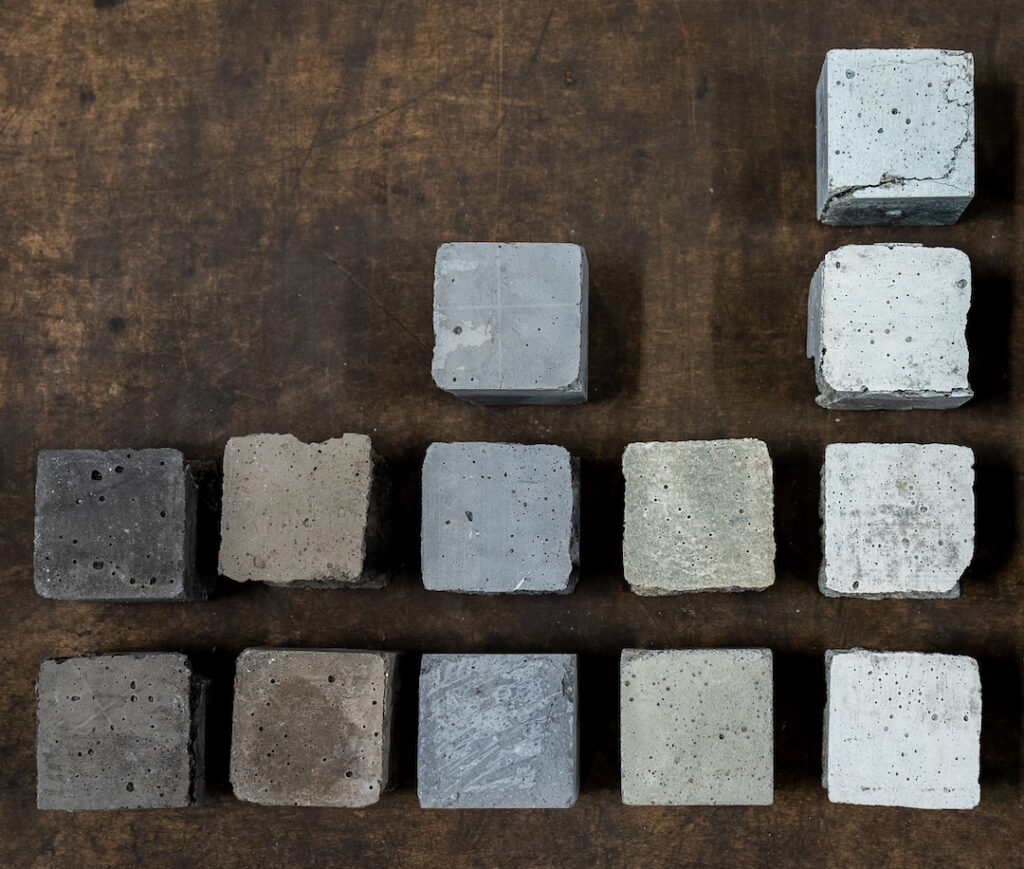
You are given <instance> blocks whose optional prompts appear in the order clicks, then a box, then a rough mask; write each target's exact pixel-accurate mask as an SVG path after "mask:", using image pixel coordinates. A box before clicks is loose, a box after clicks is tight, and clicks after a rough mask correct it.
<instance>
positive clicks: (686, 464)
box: [622, 439, 775, 595]
mask: <svg viewBox="0 0 1024 869" xmlns="http://www.w3.org/2000/svg"><path fill="white" fill-rule="evenodd" d="M622 468H623V475H624V476H625V480H626V484H625V492H626V495H625V504H626V506H625V522H624V530H623V570H624V573H625V578H626V581H627V582H628V583H629V585H630V587H631V589H632V590H633V591H634V592H636V593H638V594H647V595H658V594H676V593H680V592H688V591H732V590H744V589H763V588H767V587H768V586H770V585H771V584H772V583H773V582H774V581H775V564H774V562H775V533H774V499H773V483H772V463H771V458H770V456H769V455H768V448H767V446H766V445H765V444H764V442H763V441H758V440H754V439H737V440H721V441H681V442H675V443H670V442H666V443H635V444H630V445H628V446H627V447H626V450H625V452H624V454H623V459H622Z"/></svg>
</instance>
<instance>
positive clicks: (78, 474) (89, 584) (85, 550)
mask: <svg viewBox="0 0 1024 869" xmlns="http://www.w3.org/2000/svg"><path fill="white" fill-rule="evenodd" d="M196 500H197V491H196V484H195V482H194V481H193V479H192V474H191V472H190V471H189V467H188V465H187V464H186V462H185V459H184V457H183V456H182V454H181V453H180V452H178V451H177V450H167V449H156V450H110V451H108V452H102V451H100V450H44V451H43V452H40V453H39V458H38V464H37V471H36V520H35V587H36V591H37V592H39V594H41V595H42V596H43V597H50V598H61V599H64V600H92V601H169V600H196V599H202V598H205V597H206V594H207V588H206V585H205V583H204V582H202V581H201V580H200V579H199V578H198V577H197V576H196V569H195V550H196Z"/></svg>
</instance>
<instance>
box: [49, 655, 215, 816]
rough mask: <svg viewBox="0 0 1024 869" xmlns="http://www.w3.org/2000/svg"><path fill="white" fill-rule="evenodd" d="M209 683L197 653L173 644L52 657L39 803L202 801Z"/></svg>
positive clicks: (82, 806) (71, 807)
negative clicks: (162, 648)
mask: <svg viewBox="0 0 1024 869" xmlns="http://www.w3.org/2000/svg"><path fill="white" fill-rule="evenodd" d="M206 687H207V682H206V680H204V679H202V678H200V677H198V676H197V675H196V674H195V673H194V672H193V671H192V667H191V665H190V664H189V661H188V658H186V657H185V656H184V655H180V654H176V653H172V652H144V653H135V654H123V655H96V656H90V657H82V658H65V659H63V660H55V661H44V662H43V665H42V666H41V667H40V668H39V681H38V682H37V684H36V695H37V697H38V710H37V728H38V730H37V738H36V767H37V776H36V800H37V803H38V806H39V808H40V809H60V810H63V811H84V810H87V809H139V808H146V809H148V808H170V807H177V806H189V805H192V804H193V803H196V802H199V801H201V800H202V799H203V797H204V796H205V768H204V765H205V733H206Z"/></svg>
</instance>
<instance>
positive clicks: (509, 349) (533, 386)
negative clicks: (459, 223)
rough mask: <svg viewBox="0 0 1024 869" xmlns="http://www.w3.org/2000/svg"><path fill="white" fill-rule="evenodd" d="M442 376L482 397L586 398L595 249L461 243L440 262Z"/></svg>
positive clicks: (437, 376) (438, 364) (452, 386)
mask: <svg viewBox="0 0 1024 869" xmlns="http://www.w3.org/2000/svg"><path fill="white" fill-rule="evenodd" d="M431 372H432V374H433V377H434V382H435V383H436V384H437V385H438V386H439V387H441V389H443V390H445V391H446V392H450V393H452V394H453V395H457V396H458V397H459V398H463V399H465V400H466V401H473V402H477V403H479V404H578V403H579V402H582V401H586V400H587V255H586V253H584V251H583V248H582V247H580V246H579V245H576V244H523V243H517V244H501V243H499V244H493V243H489V242H454V243H450V244H443V245H441V247H439V248H438V249H437V259H436V262H435V265H434V360H433V363H432V365H431Z"/></svg>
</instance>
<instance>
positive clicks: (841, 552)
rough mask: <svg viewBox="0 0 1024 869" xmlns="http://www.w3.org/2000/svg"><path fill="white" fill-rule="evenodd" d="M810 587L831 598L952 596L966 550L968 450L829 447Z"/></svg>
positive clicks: (970, 547)
mask: <svg viewBox="0 0 1024 869" xmlns="http://www.w3.org/2000/svg"><path fill="white" fill-rule="evenodd" d="M820 511H821V542H822V552H823V558H822V564H821V572H820V575H819V586H820V588H821V590H822V592H823V593H824V594H826V595H830V596H833V597H836V596H844V597H868V598H883V597H957V596H959V594H960V577H961V575H962V574H963V572H964V570H966V569H967V565H968V564H970V562H971V557H972V555H973V553H974V453H973V451H972V450H970V449H969V448H968V447H958V446H952V445H950V444H829V445H828V446H827V447H826V448H825V464H824V465H823V467H822V470H821V505H820Z"/></svg>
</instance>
